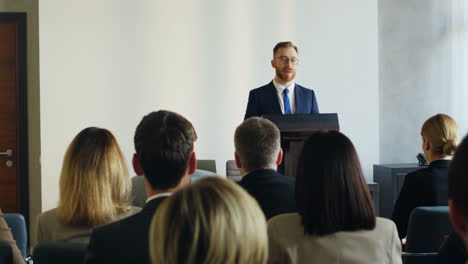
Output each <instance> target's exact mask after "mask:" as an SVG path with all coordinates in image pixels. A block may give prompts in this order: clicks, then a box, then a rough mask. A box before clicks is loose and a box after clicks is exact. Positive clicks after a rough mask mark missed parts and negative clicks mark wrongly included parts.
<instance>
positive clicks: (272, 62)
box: [271, 59, 276, 68]
mask: <svg viewBox="0 0 468 264" xmlns="http://www.w3.org/2000/svg"><path fill="white" fill-rule="evenodd" d="M275 66H276V61H275V59H272V60H271V67H272V68H275Z"/></svg>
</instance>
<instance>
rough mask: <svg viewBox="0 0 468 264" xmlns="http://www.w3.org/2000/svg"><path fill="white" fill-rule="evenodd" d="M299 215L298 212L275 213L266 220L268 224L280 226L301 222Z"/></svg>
mask: <svg viewBox="0 0 468 264" xmlns="http://www.w3.org/2000/svg"><path fill="white" fill-rule="evenodd" d="M301 221H302V220H301V216H300V215H299V214H298V213H287V214H280V215H276V216H274V217H272V218H270V220H268V226H282V225H294V224H301Z"/></svg>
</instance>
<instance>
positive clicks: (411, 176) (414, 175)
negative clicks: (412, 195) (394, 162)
mask: <svg viewBox="0 0 468 264" xmlns="http://www.w3.org/2000/svg"><path fill="white" fill-rule="evenodd" d="M428 175H431V169H430V168H429V167H424V168H421V169H418V170H415V171H412V172H410V173H408V174H406V176H405V181H417V180H422V179H424V177H427V176H428Z"/></svg>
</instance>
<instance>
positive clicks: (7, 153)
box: [0, 149, 13, 157]
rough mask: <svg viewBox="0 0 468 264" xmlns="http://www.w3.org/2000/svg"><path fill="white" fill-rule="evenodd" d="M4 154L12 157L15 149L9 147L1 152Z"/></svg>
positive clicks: (0, 153) (0, 154)
mask: <svg viewBox="0 0 468 264" xmlns="http://www.w3.org/2000/svg"><path fill="white" fill-rule="evenodd" d="M2 155H3V156H8V157H11V156H13V150H11V149H7V151H5V152H0V156H2Z"/></svg>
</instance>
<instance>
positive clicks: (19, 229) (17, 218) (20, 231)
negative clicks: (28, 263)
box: [3, 214, 28, 258]
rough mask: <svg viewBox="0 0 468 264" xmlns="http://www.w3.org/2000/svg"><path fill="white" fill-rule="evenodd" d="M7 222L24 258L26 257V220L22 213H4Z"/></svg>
mask: <svg viewBox="0 0 468 264" xmlns="http://www.w3.org/2000/svg"><path fill="white" fill-rule="evenodd" d="M3 217H4V218H5V222H6V223H7V225H8V227H10V229H11V234H12V235H13V238H14V239H15V240H16V245H17V246H18V249H19V251H20V252H21V255H22V256H23V258H26V252H27V249H28V231H27V229H26V221H25V220H24V216H23V215H22V214H4V215H3Z"/></svg>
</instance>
